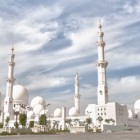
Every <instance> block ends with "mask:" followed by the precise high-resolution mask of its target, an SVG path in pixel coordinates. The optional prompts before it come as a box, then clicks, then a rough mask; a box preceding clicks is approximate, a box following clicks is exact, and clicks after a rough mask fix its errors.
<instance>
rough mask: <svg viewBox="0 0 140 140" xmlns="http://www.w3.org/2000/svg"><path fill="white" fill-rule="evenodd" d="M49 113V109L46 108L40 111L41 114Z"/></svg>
mask: <svg viewBox="0 0 140 140" xmlns="http://www.w3.org/2000/svg"><path fill="white" fill-rule="evenodd" d="M44 114H45V115H47V114H48V110H45V109H43V110H42V111H41V112H40V115H44Z"/></svg>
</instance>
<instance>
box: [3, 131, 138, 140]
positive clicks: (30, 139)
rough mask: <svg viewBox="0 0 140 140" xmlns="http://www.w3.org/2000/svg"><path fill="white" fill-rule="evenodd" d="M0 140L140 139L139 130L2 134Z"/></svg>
mask: <svg viewBox="0 0 140 140" xmlns="http://www.w3.org/2000/svg"><path fill="white" fill-rule="evenodd" d="M0 140H140V131H139V132H118V133H77V134H70V133H64V134H58V135H18V136H0Z"/></svg>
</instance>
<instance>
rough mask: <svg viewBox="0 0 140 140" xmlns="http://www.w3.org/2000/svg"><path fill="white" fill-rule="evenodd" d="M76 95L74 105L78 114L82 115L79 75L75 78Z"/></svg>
mask: <svg viewBox="0 0 140 140" xmlns="http://www.w3.org/2000/svg"><path fill="white" fill-rule="evenodd" d="M74 86H75V95H74V105H75V108H76V109H77V110H78V114H80V94H79V74H78V73H76V76H75V83H74Z"/></svg>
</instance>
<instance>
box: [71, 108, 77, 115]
mask: <svg viewBox="0 0 140 140" xmlns="http://www.w3.org/2000/svg"><path fill="white" fill-rule="evenodd" d="M77 114H78V110H77V109H76V108H75V107H72V108H71V109H70V110H69V116H77Z"/></svg>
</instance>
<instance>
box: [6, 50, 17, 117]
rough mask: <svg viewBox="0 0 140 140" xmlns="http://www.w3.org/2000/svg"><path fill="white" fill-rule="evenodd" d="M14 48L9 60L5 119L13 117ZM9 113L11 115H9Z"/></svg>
mask: <svg viewBox="0 0 140 140" xmlns="http://www.w3.org/2000/svg"><path fill="white" fill-rule="evenodd" d="M14 57H15V54H14V48H12V49H11V53H10V54H9V62H8V78H7V80H6V82H7V88H6V97H5V99H4V119H6V117H8V116H9V115H10V119H12V118H13V84H14V81H15V79H14V77H13V74H14V66H15V62H14ZM8 114H9V115H8Z"/></svg>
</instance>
